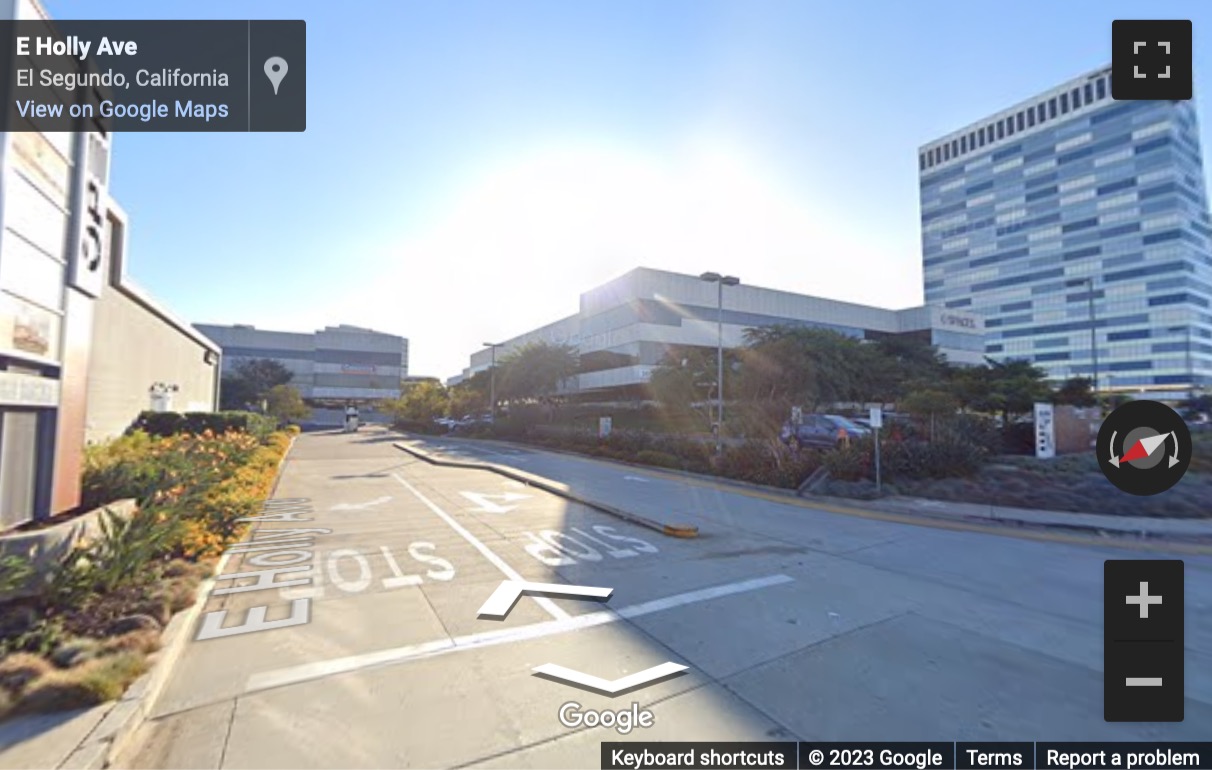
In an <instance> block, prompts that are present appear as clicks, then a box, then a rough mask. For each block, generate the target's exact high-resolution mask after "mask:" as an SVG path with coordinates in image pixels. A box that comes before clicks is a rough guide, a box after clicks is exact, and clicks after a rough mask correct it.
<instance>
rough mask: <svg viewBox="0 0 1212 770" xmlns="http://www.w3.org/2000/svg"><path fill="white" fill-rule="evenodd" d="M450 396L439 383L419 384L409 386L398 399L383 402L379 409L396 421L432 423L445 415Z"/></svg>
mask: <svg viewBox="0 0 1212 770" xmlns="http://www.w3.org/2000/svg"><path fill="white" fill-rule="evenodd" d="M449 406H450V395H449V394H448V393H447V391H446V388H444V387H443V386H442V384H441V383H439V382H428V381H426V382H419V383H416V384H413V385H411V386H410V387H409V388H408V389H407V390H406V391H405V392H404V394H403V395H402V396H400V398H398V399H395V400H392V401H385V402H383V403H382V404H381V405H380V408H381V409H382V410H383V411H384V412H386V413H387V414H389V415H391V416H392V417H393V418H395V419H397V420H410V421H413V422H425V423H429V422H433V420H434V418H435V417H441V416H442V415H444V414H446V411H447V409H448V408H449Z"/></svg>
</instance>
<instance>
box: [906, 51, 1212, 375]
mask: <svg viewBox="0 0 1212 770" xmlns="http://www.w3.org/2000/svg"><path fill="white" fill-rule="evenodd" d="M1110 81H1111V70H1110V68H1105V69H1100V70H1098V71H1096V72H1093V73H1090V74H1088V75H1083V76H1082V77H1079V78H1076V79H1074V80H1071V81H1069V82H1067V83H1065V84H1063V85H1060V86H1057V87H1056V88H1053V89H1051V90H1049V91H1047V92H1045V93H1043V94H1040V95H1039V96H1036V97H1034V98H1031V99H1028V100H1026V101H1024V102H1021V103H1019V104H1016V105H1015V106H1013V107H1011V108H1009V109H1007V110H1004V111H1002V112H999V113H997V114H995V115H992V116H990V117H989V118H986V119H984V120H980V121H978V122H976V123H973V124H972V125H970V126H967V127H965V128H963V129H962V130H959V131H956V132H955V133H952V134H948V135H947V136H945V137H942V138H940V139H938V140H937V141H933V142H930V143H929V144H927V145H925V146H923V147H922V148H921V151H920V153H919V159H918V163H919V168H920V175H921V206H922V209H921V216H922V255H923V262H924V281H925V292H926V302H927V303H928V304H943V305H945V306H946V307H948V308H956V309H963V310H968V311H974V312H977V313H980V314H981V315H983V316H984V317H985V326H986V339H985V351H986V354H987V355H988V357H989V358H992V359H994V360H1008V359H1024V358H1025V359H1029V360H1031V361H1033V362H1035V363H1036V364H1037V365H1038V366H1040V367H1041V368H1043V369H1045V370H1046V371H1047V372H1048V373H1049V376H1050V377H1051V378H1054V379H1064V378H1067V377H1076V376H1083V377H1089V376H1091V374H1092V373H1093V370H1094V356H1092V355H1091V351H1092V349H1091V343H1090V331H1091V328H1092V326H1093V328H1094V330H1095V336H1096V340H1097V342H1096V345H1095V350H1096V351H1097V364H1098V381H1099V386H1100V389H1104V390H1105V389H1108V388H1110V389H1112V390H1125V391H1134V392H1140V391H1141V390H1144V391H1146V392H1151V393H1153V394H1154V395H1155V396H1159V397H1160V396H1166V395H1168V396H1171V397H1181V396H1183V395H1185V394H1186V393H1187V392H1188V390H1189V389H1190V388H1191V387H1192V386H1193V385H1194V386H1206V385H1208V384H1209V383H1210V382H1212V309H1210V306H1212V250H1210V248H1209V236H1212V225H1210V219H1209V215H1208V201H1207V197H1206V195H1205V190H1204V172H1203V164H1202V158H1201V153H1200V144H1199V132H1198V125H1197V121H1196V112H1195V103H1194V102H1193V101H1191V102H1170V101H1139V102H1117V101H1114V100H1112V98H1111V82H1110ZM1091 292H1093V313H1091V307H1090V299H1091ZM1091 317H1093V319H1094V320H1093V323H1092V322H1091Z"/></svg>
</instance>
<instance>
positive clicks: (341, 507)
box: [328, 497, 391, 511]
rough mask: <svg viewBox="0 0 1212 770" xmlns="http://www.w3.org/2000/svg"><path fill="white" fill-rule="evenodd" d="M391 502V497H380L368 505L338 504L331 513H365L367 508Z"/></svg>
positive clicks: (367, 503) (332, 508)
mask: <svg viewBox="0 0 1212 770" xmlns="http://www.w3.org/2000/svg"><path fill="white" fill-rule="evenodd" d="M388 502H391V498H390V497H378V498H375V499H374V500H371V501H370V502H366V503H338V504H337V505H334V506H333V507H331V508H329V509H328V510H330V511H364V510H366V509H367V508H374V507H375V506H376V505H382V504H383V503H388Z"/></svg>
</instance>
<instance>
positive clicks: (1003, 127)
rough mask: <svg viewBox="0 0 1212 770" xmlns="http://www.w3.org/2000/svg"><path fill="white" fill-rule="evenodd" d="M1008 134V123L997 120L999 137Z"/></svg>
mask: <svg viewBox="0 0 1212 770" xmlns="http://www.w3.org/2000/svg"><path fill="white" fill-rule="evenodd" d="M1005 135H1006V124H1005V123H1003V122H1002V121H1000V120H999V121H997V138H998V139H1001V138H1003V137H1004V136H1005Z"/></svg>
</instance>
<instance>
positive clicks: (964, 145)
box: [960, 136, 968, 155]
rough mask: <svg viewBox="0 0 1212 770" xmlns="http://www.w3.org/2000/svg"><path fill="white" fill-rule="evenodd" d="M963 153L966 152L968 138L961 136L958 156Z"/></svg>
mask: <svg viewBox="0 0 1212 770" xmlns="http://www.w3.org/2000/svg"><path fill="white" fill-rule="evenodd" d="M965 152H968V137H967V136H961V137H960V154H961V155H962V154H963V153H965Z"/></svg>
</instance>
